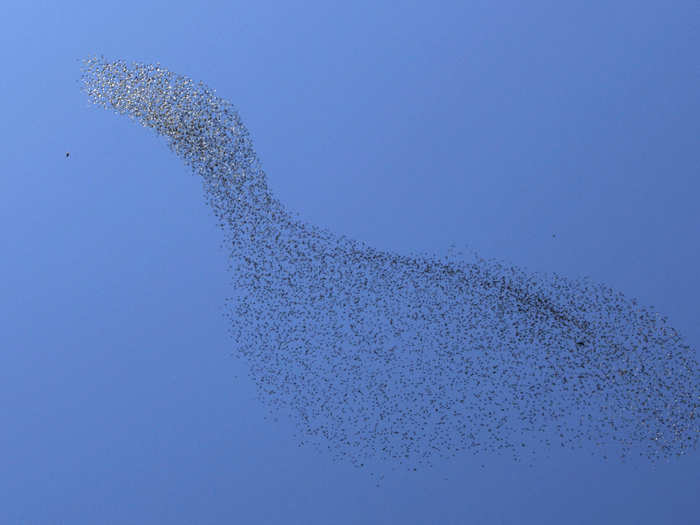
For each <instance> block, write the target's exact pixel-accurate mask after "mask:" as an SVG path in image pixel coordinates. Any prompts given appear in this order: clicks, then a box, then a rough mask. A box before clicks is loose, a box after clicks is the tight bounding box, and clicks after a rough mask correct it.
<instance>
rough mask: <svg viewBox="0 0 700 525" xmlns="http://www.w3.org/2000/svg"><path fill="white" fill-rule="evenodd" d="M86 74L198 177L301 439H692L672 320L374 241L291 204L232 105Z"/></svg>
mask: <svg viewBox="0 0 700 525" xmlns="http://www.w3.org/2000/svg"><path fill="white" fill-rule="evenodd" d="M82 82H83V89H84V91H85V92H86V93H87V95H88V96H89V98H90V100H91V101H92V102H93V103H95V104H97V105H100V106H103V107H105V108H108V109H112V110H115V111H116V112H117V113H119V114H123V115H128V116H129V117H131V118H133V119H135V120H136V121H138V122H140V123H141V124H142V125H143V126H146V127H150V128H153V129H154V130H155V131H156V132H157V133H158V134H160V135H162V136H164V137H166V138H167V140H168V143H169V146H170V148H171V149H172V150H173V151H174V152H175V153H176V154H177V155H179V156H180V157H181V158H182V159H183V160H184V161H185V162H186V163H187V164H188V165H189V166H190V167H191V168H192V169H193V171H194V172H195V173H196V174H197V175H199V176H200V177H201V180H202V183H203V186H204V195H205V199H206V201H207V203H208V205H209V206H210V207H211V209H212V210H213V212H214V214H215V216H216V218H217V220H218V223H219V225H220V226H221V228H222V230H223V232H224V235H225V242H226V246H227V247H228V248H230V250H231V259H230V261H231V264H230V271H231V275H232V280H233V284H234V286H235V290H236V292H235V296H234V297H232V298H230V299H229V301H228V303H227V306H228V308H227V312H228V316H229V317H230V326H231V334H232V336H233V340H234V342H235V349H236V352H237V353H238V354H239V355H240V356H242V357H243V358H244V359H245V361H246V362H247V365H248V367H249V370H250V375H251V378H252V379H253V380H254V382H255V384H256V385H257V388H258V392H259V397H260V399H261V400H262V401H263V402H264V403H266V404H267V405H269V406H270V407H272V408H273V409H274V410H279V411H280V412H282V413H286V414H288V415H290V416H291V417H292V418H293V420H294V421H295V422H296V424H297V425H298V428H299V430H300V434H299V435H300V437H299V439H300V441H301V442H303V443H308V444H312V445H314V446H317V447H320V448H322V449H323V450H326V451H328V452H329V453H330V454H331V455H332V456H333V457H337V458H344V459H346V460H349V461H351V462H352V463H353V464H355V465H358V466H361V465H364V464H365V463H366V462H368V461H375V460H389V461H391V462H398V463H400V464H402V465H404V466H407V467H408V468H409V469H411V468H415V467H416V466H418V465H426V464H430V463H431V461H432V460H434V459H435V458H436V457H449V456H451V455H454V454H458V453H464V451H471V452H474V453H477V452H508V453H512V454H513V455H514V457H515V458H516V459H517V460H520V459H523V458H525V456H526V455H528V454H534V455H537V454H538V453H541V452H542V450H548V449H550V448H551V447H567V448H574V449H576V448H579V447H583V446H584V445H586V443H588V444H590V445H591V446H590V447H588V448H590V449H591V450H592V451H594V453H596V452H599V453H600V455H601V456H606V457H607V456H608V455H610V454H616V455H620V456H626V455H629V454H635V455H637V454H639V455H642V456H644V457H648V458H650V459H652V460H656V459H665V458H669V457H672V456H680V455H683V454H686V453H688V452H689V451H691V450H693V449H695V448H696V447H697V442H698V436H699V434H700V426H699V420H698V418H697V417H696V416H697V413H698V403H699V401H700V388H699V386H700V381H699V379H700V374H699V368H698V362H697V360H696V357H695V351H694V349H692V348H690V347H689V346H688V345H687V344H685V343H684V341H683V339H682V338H681V336H680V335H679V334H678V333H677V331H676V330H674V329H673V328H672V327H671V326H669V324H668V322H667V319H666V317H664V316H662V315H660V314H658V313H656V312H655V311H654V310H653V309H652V308H647V307H643V306H641V305H639V304H637V302H636V301H635V300H631V299H629V298H627V297H625V296H624V295H623V294H621V293H617V292H615V291H614V290H612V289H610V288H608V287H606V286H603V285H601V284H596V283H594V282H591V281H589V280H586V279H570V278H566V277H563V276H560V275H551V276H538V275H532V274H529V273H527V272H525V271H523V270H521V269H518V268H517V267H514V266H510V265H505V264H501V263H499V262H496V261H489V260H483V259H479V258H477V259H476V260H474V261H471V262H467V261H466V260H462V258H460V257H449V258H438V257H434V256H430V255H422V256H406V255H399V254H395V253H390V252H387V251H381V250H377V249H374V248H372V247H369V246H367V245H366V244H364V243H362V242H358V241H355V240H352V239H349V238H346V237H344V236H338V235H335V234H333V233H331V232H329V231H327V230H325V229H322V228H319V227H317V226H314V225H311V224H307V223H305V222H303V221H301V220H299V219H298V218H296V217H295V216H293V214H291V213H290V212H289V211H288V210H287V209H286V208H285V207H284V206H283V205H282V204H281V203H280V202H279V201H278V200H277V199H276V198H275V196H274V195H272V194H271V192H270V190H269V189H268V185H267V182H266V175H265V173H264V171H263V169H262V168H261V165H260V162H259V160H258V158H257V156H256V153H255V151H254V149H253V145H252V142H251V139H250V136H249V133H248V131H247V130H246V128H245V126H244V125H243V123H242V122H241V119H240V117H239V115H238V113H237V112H236V111H235V110H234V108H233V107H232V106H231V105H230V104H229V103H228V102H226V101H225V100H223V99H221V98H219V97H218V96H216V95H215V93H214V92H213V91H212V90H210V89H209V88H207V87H206V86H204V85H203V84H201V83H194V82H193V81H192V80H190V79H188V78H185V77H183V76H179V75H176V74H173V73H172V72H170V71H168V70H166V69H165V68H163V67H161V66H160V65H157V64H156V65H148V64H140V63H134V64H128V63H126V62H123V61H106V60H105V59H103V58H97V57H92V58H89V59H87V60H85V62H84V67H83V77H82Z"/></svg>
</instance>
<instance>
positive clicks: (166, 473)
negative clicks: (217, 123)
mask: <svg viewBox="0 0 700 525" xmlns="http://www.w3.org/2000/svg"><path fill="white" fill-rule="evenodd" d="M613 4H614V5H612V6H611V5H609V3H603V2H593V3H592V2H579V1H571V2H543V1H534V2H527V3H523V2H513V1H510V2H498V3H496V2H439V3H436V4H431V5H430V6H428V4H426V3H417V2H405V3H400V4H397V3H394V2H379V3H377V2H362V1H360V2H352V3H349V4H348V5H344V6H336V5H335V4H333V3H327V2H304V3H299V4H293V3H286V2H284V3H283V2H205V3H202V4H195V3H183V4H179V5H172V3H166V2H138V3H136V2H122V3H119V4H116V3H112V4H105V5H96V4H90V3H84V2H61V3H60V4H59V3H53V2H51V3H50V2H44V3H42V2H31V3H30V4H29V5H27V3H24V2H15V3H6V4H4V5H3V7H2V8H0V35H2V36H0V43H2V46H0V55H2V63H3V66H4V68H3V74H2V76H1V77H0V93H1V94H2V95H3V96H2V101H3V104H2V107H3V113H4V115H3V117H4V119H3V120H4V125H3V126H1V127H0V134H1V136H0V139H1V141H2V144H3V148H2V149H3V155H2V158H1V159H0V163H1V164H0V166H2V169H1V170H0V172H1V173H2V174H3V175H2V177H0V239H1V240H2V252H1V254H2V256H1V257H0V287H1V288H0V289H1V290H2V293H0V325H1V326H2V330H0V349H1V351H0V429H2V430H0V450H2V451H3V460H4V461H3V465H2V468H1V469H0V522H2V523H8V524H14V523H22V524H24V523H26V524H35V523H36V524H44V523H51V524H53V523H65V524H81V523H86V524H87V523H105V524H109V523H114V524H122V523H152V522H158V523H173V524H190V523H192V524H194V523H196V524H200V523H201V524H209V523H212V524H214V523H231V522H236V523H285V524H287V523H299V524H314V523H319V524H326V523H337V524H342V523H392V522H393V523H416V524H420V523H456V524H461V523H538V524H543V523H552V524H554V523H556V524H559V523H594V522H595V523H615V524H622V523H639V524H641V523H655V524H656V523H678V524H685V523H688V524H690V523H696V522H697V520H698V516H699V515H700V503H698V501H697V494H698V492H700V474H699V473H700V456H699V455H698V453H697V452H696V453H694V454H693V455H691V456H689V457H685V458H681V459H679V460H673V461H671V462H669V463H661V464H656V465H650V464H649V463H648V462H644V461H641V460H639V461H635V460H634V459H632V460H630V461H629V462H627V463H625V464H622V463H620V462H619V461H608V462H604V461H602V460H600V459H599V458H597V457H592V456H590V455H587V454H584V453H575V452H566V453H565V452H558V451H553V452H552V457H551V458H550V459H541V460H540V461H538V462H537V463H536V464H535V465H533V466H531V467H530V466H527V465H523V464H516V463H514V462H513V461H512V460H511V459H510V458H509V457H498V456H494V457H490V456H489V457H485V456H481V457H473V456H469V455H465V456H460V457H457V458H455V459H453V460H450V461H447V460H445V461H442V462H439V461H438V462H437V463H436V465H435V466H434V467H433V468H432V469H430V470H426V471H423V472H418V473H410V474H409V473H404V472H401V471H397V472H389V473H388V474H387V475H386V476H385V478H384V480H383V482H382V483H381V485H380V486H379V487H377V486H376V483H375V480H374V478H372V477H371V476H369V474H368V472H367V471H363V470H357V469H355V468H353V467H352V466H350V465H347V464H343V463H342V462H334V461H333V460H332V459H331V458H330V457H327V456H324V455H323V454H318V453H316V452H314V451H312V450H310V449H304V448H298V446H297V441H296V438H295V437H294V430H295V429H294V428H293V426H292V425H291V424H289V423H288V422H286V421H284V420H279V421H275V420H274V419H273V418H271V417H269V415H268V414H267V412H266V410H265V409H264V407H263V406H262V405H261V403H260V402H259V401H258V400H257V398H256V392H255V388H254V385H253V384H252V383H251V382H250V380H249V379H248V378H247V372H246V365H245V363H244V362H242V361H239V360H236V359H235V358H233V357H231V355H230V353H231V346H232V345H231V341H230V340H229V339H228V336H227V325H226V321H225V320H224V319H223V317H222V315H221V314H222V309H223V303H224V299H225V297H227V296H228V295H229V293H230V290H229V288H228V286H227V283H228V282H229V278H228V276H227V273H226V256H227V254H226V252H225V251H224V250H223V249H222V248H221V247H220V242H221V236H220V233H219V232H218V230H217V228H216V226H215V222H214V220H213V217H212V214H211V212H210V211H209V210H208V209H207V208H206V206H205V205H204V203H203V199H202V195H201V186H200V184H199V182H198V181H197V180H196V179H195V178H194V177H193V176H191V175H190V174H189V173H188V172H187V170H186V168H184V167H183V166H182V164H181V163H180V162H179V160H178V159H177V158H175V156H174V155H172V154H171V153H170V152H169V151H168V150H167V148H166V146H165V144H164V142H163V141H162V140H160V139H159V138H157V137H156V136H155V135H154V134H153V133H152V132H150V131H146V130H144V129H142V128H140V127H139V126H136V125H134V124H133V123H132V122H130V121H128V120H127V119H124V118H117V117H116V116H114V115H111V114H110V113H109V112H107V111H102V110H98V109H96V108H92V107H90V106H89V105H88V103H87V100H86V98H85V96H84V95H83V94H82V93H81V92H80V89H79V83H78V79H79V76H80V63H79V59H81V58H83V57H85V56H87V55H89V54H95V53H96V54H104V55H105V56H106V57H108V58H123V59H126V60H138V61H144V62H155V61H159V62H161V63H162V64H164V65H165V66H167V67H168V68H169V69H171V70H173V71H176V72H178V73H182V74H186V75H187V76H189V77H191V78H193V79H195V80H202V81H204V82H205V83H207V84H208V85H209V86H211V87H213V88H215V89H216V90H217V93H218V94H219V95H220V96H222V97H224V98H226V99H228V100H231V101H232V102H233V104H234V105H235V106H236V107H237V108H238V109H239V110H240V113H241V116H242V117H243V119H244V121H245V122H246V124H247V126H248V128H249V129H250V131H251V134H252V137H253V140H254V142H255V145H256V149H257V152H258V154H259V156H260V158H261V160H262V164H263V166H264V168H265V170H266V172H267V174H268V177H269V184H270V186H271V188H272V189H273V190H274V191H275V192H276V194H277V195H278V197H279V198H280V200H281V201H282V202H284V203H285V204H286V205H287V206H288V207H289V208H290V209H292V210H296V211H298V213H299V214H300V216H301V217H302V218H304V219H305V220H308V221H309V222H312V223H315V224H319V225H322V226H325V227H328V228H329V229H331V230H332V231H334V232H337V233H339V234H345V235H348V236H350V237H354V238H358V239H362V240H364V241H367V242H368V243H369V244H370V245H372V246H375V247H378V248H385V249H389V250H393V251H396V252H399V253H411V252H415V251H428V252H433V253H445V252H446V251H447V248H448V247H449V245H451V244H453V243H454V244H456V245H457V246H458V247H463V246H464V245H468V248H469V249H473V250H476V251H477V252H478V253H479V254H480V255H482V256H485V257H496V258H498V259H501V260H505V261H508V262H509V263H513V264H517V265H519V266H522V267H524V268H527V269H529V270H532V271H542V272H557V273H560V274H563V275H567V276H570V277H582V276H590V277H592V278H593V279H594V280H596V281H599V282H604V283H606V284H608V285H610V286H611V287H613V288H614V289H616V290H620V291H623V292H624V293H625V294H627V295H629V296H634V297H637V298H638V299H639V300H640V302H641V303H644V304H652V305H654V306H655V307H656V308H657V310H659V311H661V312H663V313H665V314H667V315H668V316H669V317H670V319H671V324H672V325H673V326H675V327H676V328H677V329H678V330H679V332H680V333H681V334H683V336H684V337H685V338H686V340H687V342H688V343H689V344H690V345H691V346H692V347H694V348H695V349H697V348H698V346H699V345H700V324H699V323H698V322H697V318H698V306H697V297H698V295H700V277H698V272H697V268H698V267H700V243H698V242H697V238H698V231H700V212H698V207H697V202H698V196H699V194H700V183H698V177H697V175H698V173H700V148H698V147H697V137H698V136H699V133H698V132H699V131H700V130H699V129H698V122H700V98H699V97H698V93H699V92H700V89H699V88H700V85H699V80H700V77H699V76H698V70H697V66H696V65H695V64H696V62H697V52H696V50H697V49H698V48H699V47H700V33H699V32H698V24H697V20H698V15H699V14H700V13H699V12H698V7H697V4H696V3H695V2H691V1H684V0H682V1H676V2H666V3H663V2H645V1H642V2H628V1H620V2H614V3H613ZM66 151H70V153H71V156H70V158H69V159H66V158H65V152H66ZM553 235H555V236H554V237H553ZM482 465H484V466H483V467H482Z"/></svg>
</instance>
